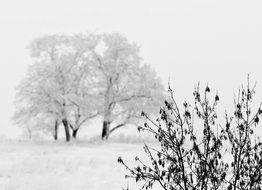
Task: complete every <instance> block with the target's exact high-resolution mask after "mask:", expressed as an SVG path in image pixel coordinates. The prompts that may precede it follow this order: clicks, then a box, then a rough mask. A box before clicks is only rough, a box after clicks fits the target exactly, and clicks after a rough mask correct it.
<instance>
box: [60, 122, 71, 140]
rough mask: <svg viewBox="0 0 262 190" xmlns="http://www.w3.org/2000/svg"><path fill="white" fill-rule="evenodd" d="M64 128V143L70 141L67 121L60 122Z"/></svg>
mask: <svg viewBox="0 0 262 190" xmlns="http://www.w3.org/2000/svg"><path fill="white" fill-rule="evenodd" d="M62 122H63V124H64V127H65V136H66V141H67V142H68V141H70V132H69V126H68V121H67V119H63V120H62Z"/></svg>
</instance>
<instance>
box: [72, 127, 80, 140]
mask: <svg viewBox="0 0 262 190" xmlns="http://www.w3.org/2000/svg"><path fill="white" fill-rule="evenodd" d="M78 129H79V128H78ZM78 129H74V130H73V133H72V136H73V138H75V139H76V136H77V132H78Z"/></svg>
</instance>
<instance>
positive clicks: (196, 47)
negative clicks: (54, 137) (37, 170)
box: [0, 0, 262, 137]
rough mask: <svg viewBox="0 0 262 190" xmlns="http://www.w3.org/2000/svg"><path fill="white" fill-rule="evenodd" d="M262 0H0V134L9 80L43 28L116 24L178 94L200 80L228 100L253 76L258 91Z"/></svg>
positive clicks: (9, 108)
mask: <svg viewBox="0 0 262 190" xmlns="http://www.w3.org/2000/svg"><path fill="white" fill-rule="evenodd" d="M261 8H262V2H261V1H252V2H247V1H208V0H206V1H202V0H201V1H146V0H145V1H138V0H133V1H121V0H112V1H106V0H103V1H102V0H98V1H80V0H74V1H71V0H69V1H66V2H65V1H51V0H46V1H33V0H25V1H6V2H1V3H0V24H1V30H0V65H1V66H0V86H1V93H0V94H1V95H0V101H1V102H0V105H1V108H0V111H1V125H0V129H1V130H0V134H3V135H6V136H8V137H16V136H17V135H18V134H19V129H18V128H17V127H15V126H13V124H12V122H11V121H10V118H11V116H12V114H13V113H14V105H13V101H14V95H15V87H16V86H17V85H18V83H19V81H20V80H21V79H22V78H23V77H24V76H25V74H26V70H27V67H28V65H29V64H30V63H32V59H31V58H30V53H29V51H28V49H27V46H28V44H29V43H30V41H31V40H33V39H34V38H36V37H39V36H42V35H45V34H74V33H79V32H85V31H88V32H97V33H99V32H120V33H121V34H123V35H124V36H126V37H127V39H128V40H129V41H131V42H135V43H136V44H138V45H139V46H140V53H141V56H142V57H143V59H144V61H143V62H144V63H149V64H151V65H152V67H153V68H154V69H155V70H156V71H157V73H158V75H159V76H160V77H161V78H162V81H163V83H164V84H165V85H166V84H167V81H168V78H170V81H171V84H172V86H173V88H174V90H175V92H176V95H177V97H178V99H179V100H184V99H188V97H190V98H192V91H193V88H194V84H196V83H197V82H198V81H200V82H201V83H202V84H206V83H207V82H208V83H209V85H210V86H211V89H213V90H218V92H219V94H220V95H221V102H222V104H221V106H222V107H230V106H231V104H232V99H233V89H235V90H236V89H237V88H238V87H239V85H240V84H241V83H244V82H245V81H246V76H247V73H250V74H251V81H257V82H258V85H257V94H256V98H257V99H261V98H260V97H262V80H261V79H262V77H261V74H260V73H261V71H260V68H261V66H260V65H261V62H262V56H261V52H262V51H261V50H262V35H261V34H262V19H261V18H262V12H261Z"/></svg>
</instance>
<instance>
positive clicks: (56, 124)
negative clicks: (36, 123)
mask: <svg viewBox="0 0 262 190" xmlns="http://www.w3.org/2000/svg"><path fill="white" fill-rule="evenodd" d="M54 138H55V140H57V139H58V121H57V120H55V134H54Z"/></svg>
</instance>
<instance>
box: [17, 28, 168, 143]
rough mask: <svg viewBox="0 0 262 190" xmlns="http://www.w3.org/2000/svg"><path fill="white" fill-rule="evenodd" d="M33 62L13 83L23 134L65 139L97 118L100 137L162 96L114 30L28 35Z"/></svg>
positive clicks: (131, 119) (134, 51)
mask: <svg viewBox="0 0 262 190" xmlns="http://www.w3.org/2000/svg"><path fill="white" fill-rule="evenodd" d="M29 50H30V52H31V56H32V58H33V60H34V62H33V63H32V64H31V65H30V66H29V69H28V72H27V75H26V76H25V78H24V79H23V80H22V81H21V82H20V84H19V85H18V87H17V92H16V98H15V105H16V112H15V114H14V116H13V120H14V121H15V123H16V124H18V125H19V126H22V127H23V128H24V129H25V130H26V131H27V132H28V135H29V137H30V136H31V135H32V133H34V132H36V131H41V132H47V133H51V134H52V135H53V137H54V139H55V140H57V139H58V129H59V127H60V126H61V125H62V126H63V127H64V131H65V136H66V140H67V141H70V138H71V137H73V138H76V137H77V134H78V132H79V129H80V128H81V127H82V126H84V125H85V124H86V123H87V122H88V121H90V120H91V119H93V118H95V117H101V118H102V123H101V129H102V130H101V138H102V139H108V137H109V135H110V134H111V133H112V132H114V131H115V130H117V129H119V128H121V127H123V126H125V125H128V124H134V125H136V124H137V123H138V122H139V121H140V119H141V111H145V112H150V113H153V110H156V109H155V108H156V107H159V105H160V102H162V101H163V99H164V88H163V85H162V83H161V81H160V79H159V78H158V77H157V75H156V73H155V71H154V70H153V69H152V68H151V67H150V66H149V65H147V64H142V58H141V57H140V55H139V47H138V46H137V45H136V44H134V43H130V42H129V41H128V40H127V39H126V38H125V37H124V36H122V35H120V34H119V33H111V34H90V33H87V34H75V35H48V36H43V37H40V38H36V39H34V40H33V41H32V42H31V43H30V45H29Z"/></svg>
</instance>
